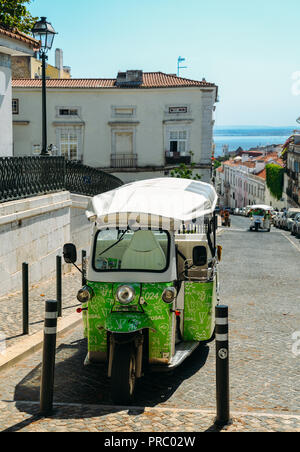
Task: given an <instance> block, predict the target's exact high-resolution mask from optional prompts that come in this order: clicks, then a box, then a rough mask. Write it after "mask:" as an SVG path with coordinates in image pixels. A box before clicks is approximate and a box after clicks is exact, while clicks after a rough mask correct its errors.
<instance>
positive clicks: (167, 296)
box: [162, 287, 177, 303]
mask: <svg viewBox="0 0 300 452" xmlns="http://www.w3.org/2000/svg"><path fill="white" fill-rule="evenodd" d="M176 296H177V290H176V289H175V287H167V288H166V289H165V290H164V291H163V294H162V299H163V300H164V302H165V303H173V301H174V300H175V298H176Z"/></svg>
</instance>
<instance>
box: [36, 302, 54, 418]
mask: <svg viewBox="0 0 300 452" xmlns="http://www.w3.org/2000/svg"><path fill="white" fill-rule="evenodd" d="M57 307H58V303H57V301H56V300H47V301H46V312H45V327H44V345H43V363H42V377H41V389H40V413H41V414H43V415H47V414H50V413H51V412H52V407H53V390H54V389H53V388H54V370H55V351H56V332H57V315H58V312H57Z"/></svg>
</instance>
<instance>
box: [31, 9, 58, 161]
mask: <svg viewBox="0 0 300 452" xmlns="http://www.w3.org/2000/svg"><path fill="white" fill-rule="evenodd" d="M32 34H33V36H34V38H35V39H37V40H38V41H40V42H41V47H40V50H39V52H40V57H41V59H42V118H43V127H42V137H43V138H42V152H41V155H42V156H45V155H49V154H48V151H47V113H46V60H48V56H47V52H48V50H51V48H52V44H53V40H54V36H55V35H56V34H57V33H56V31H55V30H54V28H53V27H52V25H51V24H50V23H49V22H47V21H46V17H41V20H39V21H38V22H36V23H35V24H34V26H33V28H32Z"/></svg>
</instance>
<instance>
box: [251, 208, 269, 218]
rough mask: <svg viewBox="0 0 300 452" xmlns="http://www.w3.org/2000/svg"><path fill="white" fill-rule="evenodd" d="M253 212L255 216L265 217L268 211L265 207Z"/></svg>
mask: <svg viewBox="0 0 300 452" xmlns="http://www.w3.org/2000/svg"><path fill="white" fill-rule="evenodd" d="M251 213H252V215H253V216H257V217H264V216H265V213H266V212H265V211H264V210H263V209H254V210H252V212H251Z"/></svg>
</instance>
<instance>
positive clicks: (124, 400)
mask: <svg viewBox="0 0 300 452" xmlns="http://www.w3.org/2000/svg"><path fill="white" fill-rule="evenodd" d="M135 382H136V353H135V348H134V345H133V343H127V344H115V349H114V357H113V362H112V370H111V396H112V400H113V402H114V403H116V404H121V405H127V404H130V403H131V402H132V399H133V395H134V390H135Z"/></svg>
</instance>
